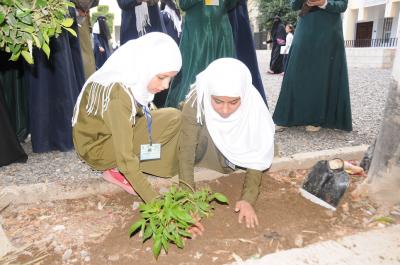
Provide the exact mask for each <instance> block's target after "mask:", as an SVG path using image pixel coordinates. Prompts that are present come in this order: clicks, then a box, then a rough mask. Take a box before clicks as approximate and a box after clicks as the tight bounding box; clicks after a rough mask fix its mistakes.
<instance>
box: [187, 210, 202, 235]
mask: <svg viewBox="0 0 400 265" xmlns="http://www.w3.org/2000/svg"><path fill="white" fill-rule="evenodd" d="M192 218H193V220H196V223H195V224H194V225H192V227H190V228H189V229H188V230H187V231H188V232H189V233H191V234H192V238H196V236H201V235H203V231H204V226H203V224H202V223H200V220H201V218H200V217H198V216H196V215H192Z"/></svg>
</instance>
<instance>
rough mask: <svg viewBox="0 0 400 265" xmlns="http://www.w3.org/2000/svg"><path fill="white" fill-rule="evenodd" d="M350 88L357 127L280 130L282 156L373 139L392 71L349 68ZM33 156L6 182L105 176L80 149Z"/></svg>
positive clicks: (4, 174)
mask: <svg viewBox="0 0 400 265" xmlns="http://www.w3.org/2000/svg"><path fill="white" fill-rule="evenodd" d="M269 53H270V51H258V58H259V64H260V71H261V73H262V76H263V82H264V86H265V87H266V91H267V96H268V104H269V106H270V108H271V111H273V110H274V108H275V104H276V101H277V99H278V96H279V91H280V84H281V81H282V76H280V75H267V74H266V70H267V65H268V64H269ZM349 78H350V93H351V102H352V112H353V131H352V132H343V131H337V130H331V129H322V130H321V131H319V132H316V133H309V132H305V130H304V127H293V128H289V129H287V130H285V131H283V132H279V133H277V134H276V137H275V139H276V142H277V143H278V145H279V149H280V153H281V155H282V156H288V155H292V154H295V153H299V152H311V151H317V150H325V149H332V148H338V147H344V146H357V145H361V144H371V143H372V142H373V141H374V139H375V138H376V136H377V133H378V131H379V128H380V126H381V121H382V113H383V110H384V106H385V101H386V94H387V90H388V87H389V83H390V78H391V71H390V70H384V69H372V68H371V69H360V68H351V66H350V67H349ZM23 147H24V149H25V150H26V152H27V153H28V156H29V159H28V162H27V163H25V164H17V163H16V164H11V165H9V166H5V167H0V187H1V186H9V185H25V184H34V183H46V182H57V183H60V184H63V185H68V184H71V183H87V182H89V181H91V180H93V179H97V178H100V177H101V173H100V172H98V171H94V170H92V169H90V167H89V166H87V165H86V164H85V163H83V162H82V161H80V160H79V158H78V157H77V155H76V153H75V152H74V151H69V152H49V153H41V154H36V153H32V148H31V144H30V142H28V143H25V144H23Z"/></svg>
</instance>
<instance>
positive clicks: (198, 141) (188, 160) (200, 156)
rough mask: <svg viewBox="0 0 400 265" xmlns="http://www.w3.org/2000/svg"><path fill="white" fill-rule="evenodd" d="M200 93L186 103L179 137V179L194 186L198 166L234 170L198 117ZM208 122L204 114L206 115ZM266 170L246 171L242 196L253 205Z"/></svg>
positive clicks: (225, 170)
mask: <svg viewBox="0 0 400 265" xmlns="http://www.w3.org/2000/svg"><path fill="white" fill-rule="evenodd" d="M194 100H196V95H193V96H192V99H191V100H190V101H188V102H187V103H185V105H184V106H183V110H182V129H181V137H180V139H179V178H180V179H181V180H183V181H184V182H186V183H188V184H189V185H191V186H192V187H194V185H195V182H194V166H195V165H196V166H200V167H205V168H209V169H213V170H216V171H218V172H221V173H224V174H226V173H232V172H233V171H234V170H233V169H231V168H230V167H229V166H228V165H227V162H226V158H225V157H224V156H223V155H222V153H221V152H220V151H219V150H218V149H217V147H216V146H215V144H214V142H213V140H212V138H211V136H210V134H209V132H208V130H207V126H206V125H205V124H204V122H203V124H200V123H198V122H197V119H196V112H197V110H196V104H194V107H192V105H193V101H194ZM203 121H204V117H203ZM262 174H263V172H262V171H259V170H254V169H247V170H246V177H245V181H244V185H243V190H242V194H241V199H242V200H245V201H247V202H249V203H250V204H253V205H254V203H255V202H256V200H257V197H258V194H259V190H260V184H261V177H262Z"/></svg>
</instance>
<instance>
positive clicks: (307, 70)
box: [273, 0, 352, 131]
mask: <svg viewBox="0 0 400 265" xmlns="http://www.w3.org/2000/svg"><path fill="white" fill-rule="evenodd" d="M302 2H303V1H302V0H292V7H293V9H294V10H299V9H300V8H301V6H302ZM346 8H347V0H328V3H327V5H326V7H325V9H318V10H317V11H314V12H311V13H309V14H307V15H305V16H304V17H301V18H300V19H299V21H298V24H297V28H296V31H295V34H294V39H293V43H292V46H291V48H290V54H289V61H288V65H287V69H286V71H285V76H284V78H283V82H282V87H281V92H280V95H279V99H278V102H277V105H276V108H275V112H274V115H273V119H274V122H275V123H276V124H277V125H280V126H301V125H314V126H321V127H325V128H335V129H341V130H346V131H351V130H352V122H351V106H350V95H349V81H348V74H347V63H346V54H345V48H344V41H343V30H342V19H341V13H342V12H344V11H345V10H346Z"/></svg>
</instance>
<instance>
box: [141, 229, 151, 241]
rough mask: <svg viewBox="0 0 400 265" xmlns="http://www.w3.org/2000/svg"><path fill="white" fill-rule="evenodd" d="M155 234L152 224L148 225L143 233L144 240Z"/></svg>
mask: <svg viewBox="0 0 400 265" xmlns="http://www.w3.org/2000/svg"><path fill="white" fill-rule="evenodd" d="M152 235H153V230H151V228H150V226H146V228H145V229H144V233H143V242H144V241H146V240H147V239H149V238H150V237H151V236H152Z"/></svg>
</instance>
